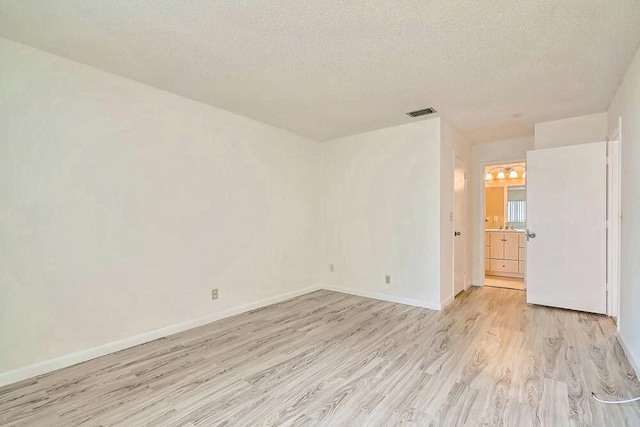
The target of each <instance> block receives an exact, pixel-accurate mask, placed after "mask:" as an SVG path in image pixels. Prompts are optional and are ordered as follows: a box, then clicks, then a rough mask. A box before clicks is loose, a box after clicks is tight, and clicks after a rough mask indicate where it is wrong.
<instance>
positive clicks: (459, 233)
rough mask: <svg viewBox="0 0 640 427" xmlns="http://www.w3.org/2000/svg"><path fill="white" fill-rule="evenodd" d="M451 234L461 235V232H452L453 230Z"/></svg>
mask: <svg viewBox="0 0 640 427" xmlns="http://www.w3.org/2000/svg"><path fill="white" fill-rule="evenodd" d="M453 235H454V236H461V235H462V233H461V232H459V231H454V232H453Z"/></svg>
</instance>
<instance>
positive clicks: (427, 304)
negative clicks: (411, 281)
mask: <svg viewBox="0 0 640 427" xmlns="http://www.w3.org/2000/svg"><path fill="white" fill-rule="evenodd" d="M321 287H322V289H326V290H328V291H336V292H342V293H345V294H350V295H357V296H359V297H365V298H373V299H379V300H382V301H388V302H395V303H398V304H406V305H413V306H415V307H422V308H430V309H431V310H441V309H442V304H439V303H435V302H429V301H424V300H419V299H414V298H405V297H398V296H395V295H389V294H382V293H378V292H369V291H362V290H360V289H353V288H342V287H339V286H333V285H327V284H324V285H322V286H321Z"/></svg>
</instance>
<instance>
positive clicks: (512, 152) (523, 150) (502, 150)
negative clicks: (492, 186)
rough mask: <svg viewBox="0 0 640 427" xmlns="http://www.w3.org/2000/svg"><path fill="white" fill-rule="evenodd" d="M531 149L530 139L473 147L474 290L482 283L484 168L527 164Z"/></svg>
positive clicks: (532, 146)
mask: <svg viewBox="0 0 640 427" xmlns="http://www.w3.org/2000/svg"><path fill="white" fill-rule="evenodd" d="M533 148H534V138H533V137H532V136H531V137H524V138H516V139H506V140H501V141H493V142H486V143H483V144H476V145H474V146H473V147H472V151H473V174H472V177H473V185H472V187H471V188H472V207H473V212H472V219H473V221H472V227H473V243H472V246H473V258H472V262H473V265H472V283H473V284H474V285H476V286H481V285H482V284H483V283H484V244H483V242H484V218H485V212H484V203H483V200H484V196H483V195H484V167H485V166H488V165H493V164H500V163H513V162H519V161H523V160H526V158H527V151H529V150H533Z"/></svg>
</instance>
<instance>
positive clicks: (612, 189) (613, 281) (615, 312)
mask: <svg viewBox="0 0 640 427" xmlns="http://www.w3.org/2000/svg"><path fill="white" fill-rule="evenodd" d="M621 129H622V117H618V124H617V126H616V127H615V129H613V131H612V132H611V134H610V135H609V136H608V137H607V164H608V168H609V171H610V172H609V171H608V173H607V228H608V231H607V233H608V235H607V315H608V316H611V317H616V319H617V322H616V323H617V326H616V327H617V328H618V330H619V329H620V249H621V247H620V244H621V235H620V230H621V227H622V192H621V189H622V188H621V187H622V185H621V182H622V181H621V179H622V173H621V172H622V167H621V166H622V135H621ZM613 141H617V147H616V148H615V150H613V151H614V153H613V154H614V155H613V156H612V155H611V154H612V153H611V151H612V150H611V146H610V145H609V144H610V143H611V142H613ZM614 174H615V175H614ZM610 178H613V179H615V181H613V180H610Z"/></svg>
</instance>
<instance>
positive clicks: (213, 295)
mask: <svg viewBox="0 0 640 427" xmlns="http://www.w3.org/2000/svg"><path fill="white" fill-rule="evenodd" d="M211 299H218V289H212V290H211Z"/></svg>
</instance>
